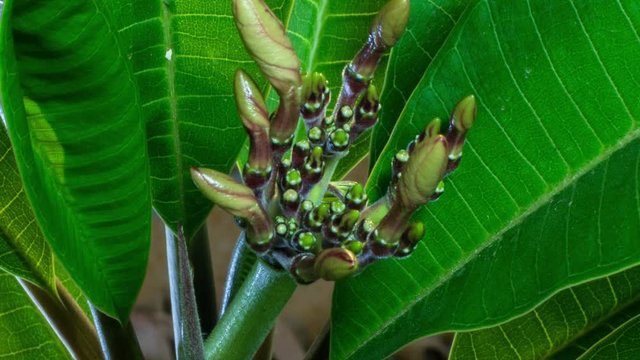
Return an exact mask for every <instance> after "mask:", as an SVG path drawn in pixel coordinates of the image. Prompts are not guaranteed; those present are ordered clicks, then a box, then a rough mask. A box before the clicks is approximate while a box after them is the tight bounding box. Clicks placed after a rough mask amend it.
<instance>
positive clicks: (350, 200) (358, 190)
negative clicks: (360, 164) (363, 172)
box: [344, 183, 368, 210]
mask: <svg viewBox="0 0 640 360" xmlns="http://www.w3.org/2000/svg"><path fill="white" fill-rule="evenodd" d="M344 199H345V203H346V205H347V207H348V208H350V209H355V210H362V209H363V208H364V206H365V205H366V204H367V199H368V198H367V194H366V193H365V192H364V187H363V186H362V185H361V184H358V183H356V184H355V185H353V186H352V187H351V188H350V189H349V191H348V192H347V194H346V195H345V197H344Z"/></svg>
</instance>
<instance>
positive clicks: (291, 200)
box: [280, 189, 300, 216]
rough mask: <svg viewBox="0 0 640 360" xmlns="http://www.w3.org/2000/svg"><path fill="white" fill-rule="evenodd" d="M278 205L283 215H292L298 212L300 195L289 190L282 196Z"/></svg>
mask: <svg viewBox="0 0 640 360" xmlns="http://www.w3.org/2000/svg"><path fill="white" fill-rule="evenodd" d="M280 204H281V207H282V211H283V212H284V213H285V215H287V216H291V215H294V214H295V213H296V211H297V210H298V205H300V195H299V194H298V192H297V191H295V190H293V189H289V190H287V191H285V192H284V193H283V194H282V197H281V198H280Z"/></svg>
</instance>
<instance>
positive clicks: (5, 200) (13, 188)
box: [0, 127, 55, 294]
mask: <svg viewBox="0 0 640 360" xmlns="http://www.w3.org/2000/svg"><path fill="white" fill-rule="evenodd" d="M0 154H2V155H0V174H3V176H2V181H1V182H2V187H1V188H0V204H1V205H0V206H2V208H1V209H0V254H3V255H2V256H1V257H0V268H1V269H2V270H4V271H7V272H9V273H11V274H13V275H15V276H19V277H21V278H23V279H26V280H28V281H30V282H32V283H34V284H37V285H38V286H40V287H42V288H44V289H47V291H49V292H50V293H52V294H54V293H55V274H54V268H53V256H52V255H51V249H50V248H49V245H48V244H47V242H46V240H45V238H44V236H43V235H42V232H41V231H40V228H39V227H38V224H37V223H36V222H35V218H34V215H33V211H32V210H31V205H30V204H29V200H28V199H27V195H26V193H25V192H24V188H23V186H22V180H21V179H20V174H19V173H18V167H17V165H16V162H15V159H14V155H13V150H12V148H11V143H10V142H9V137H8V136H7V133H6V132H5V129H4V127H2V128H0Z"/></svg>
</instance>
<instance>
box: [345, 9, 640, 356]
mask: <svg viewBox="0 0 640 360" xmlns="http://www.w3.org/2000/svg"><path fill="white" fill-rule="evenodd" d="M639 27H640V8H639V7H638V4H636V3H635V2H633V1H621V2H608V3H606V4H605V3H602V4H600V6H597V7H594V6H591V5H590V4H589V3H586V2H555V1H545V0H537V1H525V2H513V1H506V0H500V1H476V2H474V3H473V4H472V5H470V7H469V8H468V9H467V11H466V12H465V14H464V15H463V16H462V18H461V19H460V20H459V21H458V23H457V25H456V27H455V29H454V30H453V32H452V33H451V35H450V36H449V39H448V40H447V41H446V42H445V44H444V46H443V48H442V49H440V51H439V52H438V55H436V57H435V59H434V60H433V62H432V63H431V65H430V66H429V68H428V70H427V72H426V74H425V76H424V77H423V78H422V80H421V81H420V83H419V85H418V87H417V88H416V90H415V91H414V92H413V94H412V96H411V98H410V99H409V101H408V103H407V107H406V108H405V109H404V111H403V113H402V115H401V117H400V119H399V122H398V124H397V125H396V127H395V129H394V131H393V133H392V135H391V138H390V141H389V143H388V144H387V146H386V148H385V150H384V152H383V153H382V155H381V156H380V159H379V161H378V163H377V164H376V165H375V167H374V170H373V174H372V177H371V179H370V183H369V194H370V198H373V199H375V198H378V197H380V195H381V193H382V191H383V189H384V188H385V184H386V183H387V181H388V178H389V173H390V160H391V157H392V156H393V154H394V153H395V151H397V150H399V149H401V148H404V147H405V146H406V144H407V143H408V142H409V141H410V140H411V139H412V138H413V137H414V136H415V135H416V134H417V133H418V132H419V131H421V130H422V129H423V128H424V126H425V125H426V123H427V122H429V121H430V120H431V119H432V118H433V117H435V116H440V117H443V118H447V117H448V114H449V112H450V111H451V110H452V108H453V106H454V105H455V103H456V102H457V101H458V100H459V99H461V98H462V97H464V96H465V95H467V94H475V95H476V96H477V99H478V101H479V108H478V121H477V124H476V125H475V127H474V128H473V129H472V131H471V132H470V136H469V141H468V143H467V145H466V147H465V155H464V159H463V161H462V164H461V166H460V168H459V169H458V170H457V171H456V172H455V173H454V174H452V175H451V176H450V177H449V178H448V180H447V182H446V190H445V194H444V195H443V196H442V197H441V198H440V200H439V201H437V202H435V203H433V204H430V205H429V207H428V208H424V209H422V210H420V211H419V213H418V214H417V216H418V217H419V218H420V219H422V220H424V221H425V223H426V224H427V236H426V239H424V240H423V242H422V243H421V244H420V245H419V246H418V248H417V250H416V252H415V253H414V254H413V256H411V257H410V258H408V259H406V260H404V261H394V260H388V261H383V262H380V263H377V264H374V265H373V266H372V267H371V268H369V269H366V270H365V271H364V273H363V274H361V275H360V276H358V277H356V278H353V279H350V280H348V281H344V282H342V283H339V284H338V286H337V291H336V293H335V297H334V305H333V315H332V316H333V318H332V326H333V330H332V357H333V358H335V359H345V358H353V359H363V358H371V357H381V356H387V355H389V354H391V353H392V352H394V351H395V350H397V349H398V348H399V347H401V346H403V345H404V344H406V343H407V342H409V341H411V340H413V339H415V338H417V337H419V336H423V335H427V334H433V333H437V332H442V331H450V330H472V329H477V328H480V327H485V326H491V325H494V324H497V323H499V322H503V321H506V320H509V319H511V318H514V317H516V316H519V315H521V314H523V313H525V312H527V311H529V310H531V309H532V308H533V307H535V306H536V305H537V304H539V303H541V302H542V301H543V300H544V299H546V298H547V297H549V296H551V295H552V294H554V293H556V292H558V291H559V290H561V289H563V288H565V287H568V286H571V285H573V284H575V283H578V282H583V281H586V280H589V279H592V278H594V277H599V276H603V275H607V274H611V273H613V272H617V271H619V270H621V269H624V268H626V267H629V266H632V265H635V264H638V263H639V262H640V247H639V246H638V239H639V238H640V205H639V204H640V195H639V194H638V193H639V191H640V190H639V188H640V186H639V182H638V181H639V180H638V177H639V172H640V170H639V167H640V157H639V154H640V140H639V139H638V138H639V137H640V130H638V124H637V119H638V118H639V117H640V97H639V95H638V92H637V91H636V90H637V86H638V83H637V79H638V78H640V69H639V68H638V67H634V66H628V59H635V58H638V56H640V37H639V36H638V29H639ZM619 44H625V45H624V46H620V45H619ZM587 80H588V81H587Z"/></svg>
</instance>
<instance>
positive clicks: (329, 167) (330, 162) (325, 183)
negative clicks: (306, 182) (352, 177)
mask: <svg viewBox="0 0 640 360" xmlns="http://www.w3.org/2000/svg"><path fill="white" fill-rule="evenodd" d="M343 156H344V155H342V156H333V157H330V158H328V159H327V162H326V163H325V165H324V174H323V175H322V179H320V181H319V182H318V183H317V184H315V185H314V186H313V187H312V188H311V190H310V191H309V195H308V196H307V200H310V201H311V202H313V203H314V204H315V205H318V204H319V203H320V201H322V197H323V196H324V194H325V193H326V192H327V188H328V187H329V183H330V182H331V179H332V178H333V173H335V172H336V168H337V167H338V163H339V162H340V159H342V157H343Z"/></svg>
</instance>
